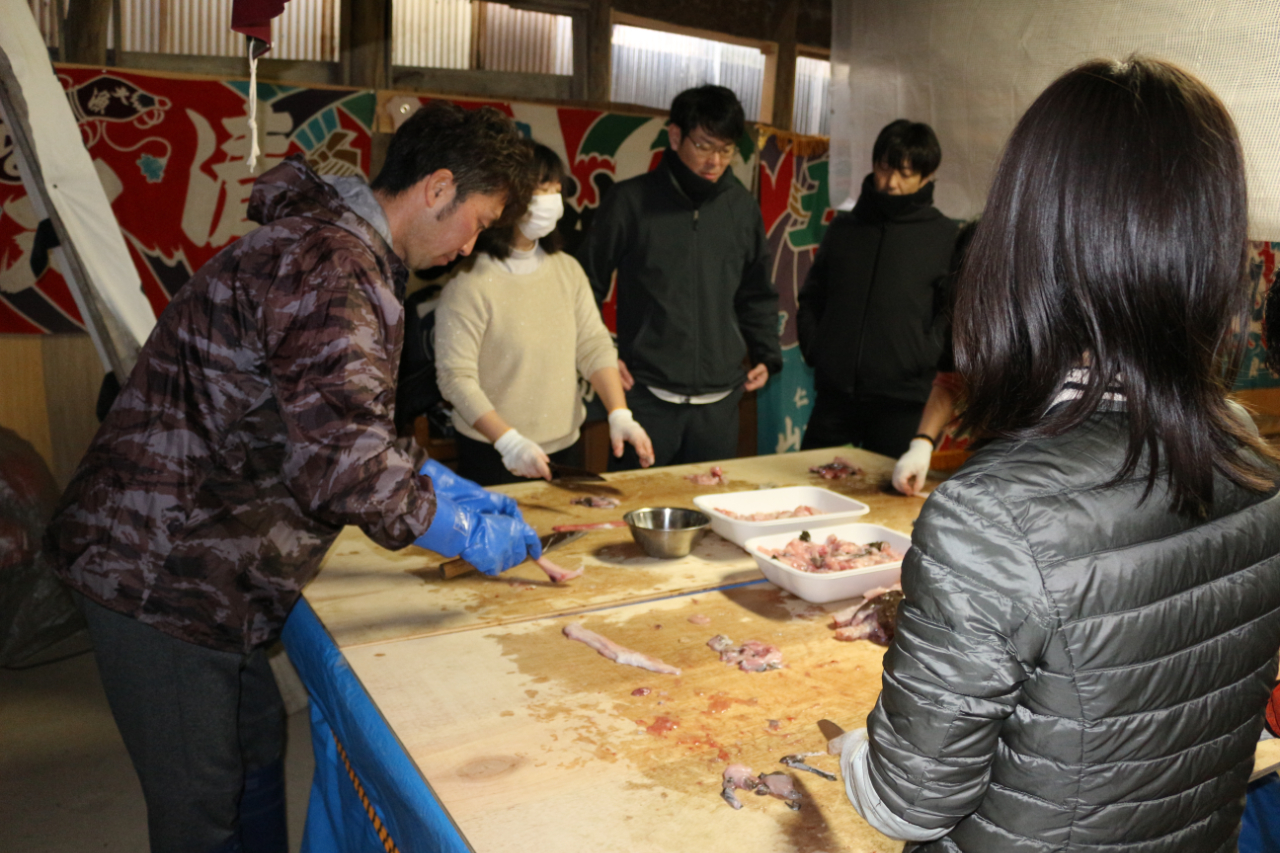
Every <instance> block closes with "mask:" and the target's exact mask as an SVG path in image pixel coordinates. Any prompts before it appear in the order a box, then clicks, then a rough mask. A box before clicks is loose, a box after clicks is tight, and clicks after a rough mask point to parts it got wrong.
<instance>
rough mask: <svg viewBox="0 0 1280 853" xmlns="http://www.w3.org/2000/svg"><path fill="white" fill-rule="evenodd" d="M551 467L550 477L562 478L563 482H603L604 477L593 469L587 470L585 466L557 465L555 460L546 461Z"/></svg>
mask: <svg viewBox="0 0 1280 853" xmlns="http://www.w3.org/2000/svg"><path fill="white" fill-rule="evenodd" d="M547 464H548V465H550V467H551V479H552V480H553V481H555V480H564V481H565V482H589V483H603V482H604V477H601V476H600V475H599V474H597V473H595V472H594V471H588V470H587V469H586V468H574V467H571V466H569V465H558V464H556V463H555V462H549V463H547Z"/></svg>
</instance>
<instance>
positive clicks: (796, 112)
mask: <svg viewBox="0 0 1280 853" xmlns="http://www.w3.org/2000/svg"><path fill="white" fill-rule="evenodd" d="M830 127H831V62H830V61H829V60H826V59H811V58H809V57H807V56H799V57H796V97H795V102H794V108H793V112H792V115H791V129H792V130H794V131H795V132H796V133H808V134H817V135H819V136H829V135H830V132H831V131H830Z"/></svg>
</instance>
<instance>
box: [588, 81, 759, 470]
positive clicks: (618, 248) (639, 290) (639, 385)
mask: <svg viewBox="0 0 1280 853" xmlns="http://www.w3.org/2000/svg"><path fill="white" fill-rule="evenodd" d="M744 127H745V118H744V116H743V112H742V104H741V103H739V101H738V98H737V96H736V95H734V94H733V92H732V91H730V90H729V89H726V88H725V87H723V86H700V87H698V88H696V89H688V90H686V91H684V92H681V93H680V94H679V95H677V96H676V98H675V100H674V101H673V102H672V104H671V118H670V123H669V124H668V126H667V134H668V139H669V143H670V147H669V148H668V149H667V150H666V151H665V152H664V153H663V158H662V161H661V162H660V163H659V164H658V167H657V168H656V169H654V170H653V171H652V172H649V173H648V174H645V175H640V176H638V177H635V178H631V179H629V180H626V181H622V182H621V183H619V184H617V185H616V186H615V187H614V188H613V189H612V190H611V191H610V192H609V194H608V195H606V196H605V197H604V200H603V201H602V202H601V204H600V209H599V211H597V213H596V216H595V220H594V222H593V223H592V226H591V230H590V231H589V232H588V234H587V236H586V239H585V240H584V242H583V244H582V246H581V247H580V249H579V251H578V260H579V261H580V262H581V263H582V268H583V269H584V270H586V273H587V278H588V279H589V280H590V282H591V287H592V290H593V291H594V292H595V296H596V301H597V302H603V301H604V300H605V298H606V297H607V296H608V295H609V289H610V284H611V280H612V278H613V274H614V273H615V272H616V273H617V321H618V322H617V333H618V370H619V372H620V373H621V374H622V384H623V387H624V388H626V389H627V405H628V408H630V409H631V410H632V412H634V414H635V417H636V419H637V420H639V421H640V422H641V423H643V424H644V425H645V429H646V430H648V433H649V437H650V439H651V440H652V441H653V451H654V456H655V462H654V464H656V465H672V464H678V463H692V462H707V461H711V460H715V459H725V458H728V457H731V456H735V455H737V448H738V400H739V399H740V398H741V397H742V394H743V392H744V391H753V390H755V389H757V388H761V387H763V386H764V384H765V382H766V381H768V378H769V376H770V375H771V374H774V373H777V372H778V371H780V370H781V369H782V350H781V346H780V344H779V341H778V292H777V290H776V289H775V288H774V285H773V281H772V277H771V274H770V271H771V265H770V263H769V249H768V246H767V245H766V243H765V232H764V222H763V220H762V219H761V216H760V206H759V204H758V203H757V202H756V200H755V199H754V198H753V197H752V195H751V193H749V192H748V191H747V190H746V188H744V187H743V186H742V184H740V183H739V182H738V180H737V179H736V178H735V177H734V176H733V171H732V170H731V169H729V161H730V160H731V159H732V157H733V152H734V150H735V146H736V141H737V140H738V139H739V138H741V137H742V135H743V130H744ZM611 464H612V460H611ZM636 466H637V461H636V456H635V452H634V451H633V450H631V449H630V448H628V449H627V451H626V452H625V454H624V456H623V458H622V462H621V464H619V465H618V466H617V467H621V468H627V467H631V468H634V467H636Z"/></svg>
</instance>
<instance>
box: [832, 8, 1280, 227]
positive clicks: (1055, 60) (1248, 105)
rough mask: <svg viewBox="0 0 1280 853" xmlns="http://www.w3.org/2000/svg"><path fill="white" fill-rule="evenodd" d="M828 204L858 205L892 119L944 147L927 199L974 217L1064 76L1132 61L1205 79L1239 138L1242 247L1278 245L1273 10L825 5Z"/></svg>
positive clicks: (1277, 28) (1278, 101)
mask: <svg viewBox="0 0 1280 853" xmlns="http://www.w3.org/2000/svg"><path fill="white" fill-rule="evenodd" d="M832 9H833V16H832V18H833V20H832V44H831V48H832V52H831V64H832V68H831V85H832V104H833V110H834V116H833V120H832V124H831V137H832V148H831V161H832V166H831V169H832V177H831V180H832V187H831V193H832V199H833V200H839V199H842V198H845V196H846V195H856V194H857V191H858V187H859V185H860V182H861V180H862V178H863V176H864V175H866V174H867V172H869V171H870V168H871V162H870V161H871V146H872V143H873V142H874V141H875V137H876V134H877V133H878V132H879V131H880V128H882V127H883V126H884V125H886V124H888V123H889V122H890V121H893V120H894V119H897V118H911V119H914V120H917V121H925V122H928V123H929V124H930V125H932V126H933V128H934V130H935V131H937V133H938V138H939V140H940V141H941V143H942V152H943V155H942V167H941V169H940V170H939V173H938V188H937V193H936V196H935V199H936V201H937V204H938V207H939V208H940V209H942V210H943V211H944V212H945V213H947V214H949V215H951V216H954V217H963V218H968V217H972V216H976V215H977V214H979V213H980V212H981V211H982V206H983V201H984V198H985V196H986V191H987V188H988V186H989V185H990V182H991V176H992V170H993V169H994V168H995V165H996V163H997V162H998V158H999V156H1000V152H1001V149H1002V147H1003V145H1004V142H1005V140H1006V139H1007V138H1008V135H1009V133H1010V131H1012V130H1013V125H1014V123H1015V122H1016V121H1017V119H1018V117H1019V116H1021V115H1022V113H1023V111H1024V110H1025V109H1026V108H1027V107H1028V106H1029V105H1030V104H1031V101H1032V100H1034V99H1035V97H1036V96H1037V95H1038V94H1039V93H1040V92H1041V91H1042V90H1043V89H1044V87H1045V86H1047V85H1048V84H1049V83H1050V82H1052V81H1053V80H1054V79H1055V78H1056V77H1057V76H1058V75H1059V74H1061V73H1062V72H1063V71H1066V70H1067V69H1068V68H1071V67H1072V66H1074V65H1077V64H1079V63H1080V62H1084V61H1086V60H1089V59H1093V58H1095V57H1107V58H1113V59H1123V58H1125V57H1126V56H1128V55H1129V54H1131V53H1142V54H1145V55H1148V56H1153V57H1158V58H1161V59H1167V60H1169V61H1171V62H1175V63H1177V64H1179V65H1181V66H1183V67H1184V68H1186V69H1188V70H1189V71H1191V72H1192V73H1194V74H1196V75H1197V76H1198V77H1200V78H1201V79H1202V80H1204V81H1205V83H1207V84H1208V85H1209V86H1210V87H1211V88H1213V90H1214V91H1215V92H1217V94H1218V96H1219V97H1220V98H1222V100H1223V101H1224V102H1225V103H1226V105H1227V107H1228V108H1229V109H1230V110H1231V113H1232V116H1233V117H1234V118H1235V121H1236V125H1237V126H1238V127H1239V129H1240V137H1241V140H1242V142H1243V145H1244V151H1245V157H1246V162H1247V165H1248V178H1249V196H1250V235H1249V236H1250V237H1251V238H1253V239H1255V240H1280V94H1278V93H1280V62H1277V61H1276V60H1277V56H1278V55H1280V0H1071V2H1062V0H894V2H892V3H886V2H883V0H834V2H833V4H832Z"/></svg>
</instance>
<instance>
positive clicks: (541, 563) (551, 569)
mask: <svg viewBox="0 0 1280 853" xmlns="http://www.w3.org/2000/svg"><path fill="white" fill-rule="evenodd" d="M534 562H535V563H537V564H538V568H540V569H542V570H543V571H544V572H546V573H547V577H549V578H551V580H553V581H555V582H556V583H564V582H565V581H571V580H573V579H574V578H580V577H582V569H578V570H577V571H572V572H571V571H569V570H568V569H562V568H560V567H559V566H558V565H556V564H555V563H553V562H551V561H550V560H548V559H547V558H546V557H539V558H538V559H536V560H534Z"/></svg>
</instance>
